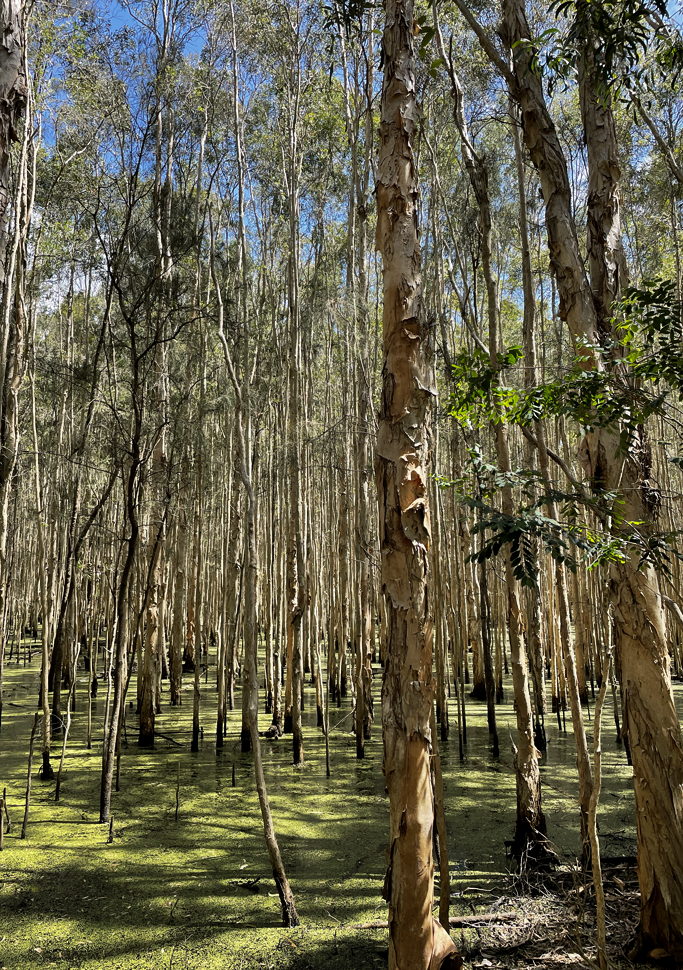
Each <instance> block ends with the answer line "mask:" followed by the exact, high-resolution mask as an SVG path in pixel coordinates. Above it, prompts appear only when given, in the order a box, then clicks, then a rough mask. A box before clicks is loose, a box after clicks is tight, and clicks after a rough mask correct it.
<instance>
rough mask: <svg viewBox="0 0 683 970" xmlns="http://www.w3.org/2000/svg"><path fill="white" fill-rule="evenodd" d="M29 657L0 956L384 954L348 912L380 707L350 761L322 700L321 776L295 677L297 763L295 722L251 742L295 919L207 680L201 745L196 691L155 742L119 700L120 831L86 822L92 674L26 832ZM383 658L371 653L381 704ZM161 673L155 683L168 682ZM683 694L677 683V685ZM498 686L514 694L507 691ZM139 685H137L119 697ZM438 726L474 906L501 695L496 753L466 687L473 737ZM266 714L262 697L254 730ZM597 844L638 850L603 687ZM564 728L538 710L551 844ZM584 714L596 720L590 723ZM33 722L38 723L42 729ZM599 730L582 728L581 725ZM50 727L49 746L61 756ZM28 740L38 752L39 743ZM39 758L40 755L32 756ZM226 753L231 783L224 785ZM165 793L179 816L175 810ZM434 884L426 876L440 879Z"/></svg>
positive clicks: (277, 961)
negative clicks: (278, 885) (194, 746)
mask: <svg viewBox="0 0 683 970" xmlns="http://www.w3.org/2000/svg"><path fill="white" fill-rule="evenodd" d="M38 666H39V660H38V659H34V661H33V664H32V665H29V666H26V667H24V666H23V660H22V665H19V666H15V665H14V664H8V665H7V666H6V671H5V693H4V696H5V705H4V713H3V723H2V732H1V733H0V787H6V788H7V801H8V807H9V814H10V818H11V821H12V828H11V832H10V833H9V834H8V835H6V836H5V843H4V844H5V847H4V851H3V852H2V853H1V854H0V968H6V970H24V968H26V970H28V968H38V967H54V968H58V970H69V968H83V970H86V968H104V970H114V968H117V970H119V968H120V970H134V968H135V970H138V968H139V970H160V968H164V967H166V968H169V970H173V968H178V970H179V968H206V970H212V968H219V967H220V968H258V967H262V968H292V970H294V968H297V970H298V968H301V970H303V968H308V967H315V968H317V967H321V968H322V967H325V968H332V970H335V968H340V970H341V968H349V970H351V968H359V970H362V968H374V967H380V966H383V965H385V963H386V954H387V942H386V941H387V937H386V930H383V929H377V928H373V927H365V928H361V926H359V924H361V925H362V924H368V923H373V922H375V921H378V920H382V919H384V918H385V904H384V902H383V900H382V898H381V891H382V884H383V879H384V869H385V850H386V846H387V836H388V825H389V812H388V801H387V798H386V795H385V788H384V778H383V775H382V745H381V735H380V728H379V725H377V726H376V727H375V730H374V735H373V740H372V741H370V742H369V743H368V744H367V747H366V753H367V756H366V759H365V760H364V761H361V762H359V761H357V759H356V756H355V741H354V738H353V735H352V734H351V730H350V729H351V724H352V716H351V700H350V699H347V700H346V701H345V702H344V704H343V705H342V707H341V708H336V707H331V709H330V722H331V733H330V755H331V777H330V778H329V779H328V778H327V777H326V774H325V745H324V738H323V737H322V734H321V732H320V730H319V729H317V728H316V727H315V697H314V691H313V689H312V688H311V687H307V696H306V702H307V707H306V710H305V718H304V728H305V757H306V763H305V765H304V766H303V767H302V768H294V767H293V766H292V764H291V737H287V736H285V737H283V738H280V739H279V740H276V741H267V740H265V739H264V740H263V741H262V747H263V755H264V765H265V770H266V777H267V782H268V790H269V795H270V800H271V805H272V810H273V816H274V819H275V825H276V831H277V835H278V839H279V843H280V848H281V851H282V856H283V859H284V863H285V867H286V869H287V873H288V876H289V879H290V882H291V884H292V888H293V891H294V895H295V898H296V904H297V908H298V912H299V916H300V918H301V926H300V927H299V928H297V929H295V930H286V929H283V928H282V927H281V925H280V913H279V900H278V897H277V894H276V891H275V886H274V884H273V881H272V877H271V874H270V871H269V865H268V857H267V853H266V849H265V844H264V840H263V832H262V827H261V817H260V813H259V808H258V800H257V796H256V792H255V786H254V781H253V769H252V763H251V756H250V755H243V754H241V753H240V750H239V730H240V713H239V696H238V702H237V705H236V706H237V710H235V711H234V712H231V713H230V714H229V724H228V734H227V736H226V742H225V746H224V748H223V749H221V750H219V751H217V750H216V747H215V744H214V743H213V737H214V735H215V689H214V688H213V687H212V685H211V684H209V685H202V701H201V723H202V727H203V732H204V737H203V741H202V742H201V744H200V751H199V752H198V753H197V754H191V753H190V750H189V742H190V734H191V710H192V709H191V690H187V688H186V692H185V699H186V705H185V706H183V707H181V708H171V707H170V705H169V703H168V697H169V695H168V692H167V691H165V693H164V699H163V703H162V712H161V714H160V715H158V717H157V722H156V723H157V730H158V731H159V732H161V733H163V734H164V735H165V736H166V737H164V738H161V737H159V738H158V740H157V744H156V747H155V748H154V749H153V750H143V749H139V748H138V747H137V744H136V743H135V742H136V739H137V724H136V717H135V712H134V711H133V710H131V709H130V708H128V710H127V712H126V714H127V735H128V742H129V743H128V745H127V746H124V747H123V752H122V758H121V790H120V791H119V792H116V793H114V794H113V796H112V815H113V817H114V842H113V843H112V844H108V842H107V837H108V826H106V825H101V824H99V822H98V810H99V809H98V806H99V783H100V769H101V755H102V752H101V736H102V720H103V711H104V696H103V694H104V692H103V691H102V690H100V694H99V696H98V698H97V699H96V700H95V701H94V703H93V748H92V750H90V751H87V750H86V748H85V736H86V699H87V694H86V690H87V683H86V675H85V673H84V672H83V671H79V677H78V684H77V693H76V705H77V709H76V712H75V714H74V717H73V723H72V729H71V735H70V738H69V745H68V749H67V754H66V762H65V773H64V776H63V779H62V790H61V799H60V801H59V802H58V803H55V801H54V787H55V786H54V782H50V783H42V782H41V781H40V780H39V779H38V777H37V773H34V778H33V789H32V803H31V812H30V818H29V825H28V832H27V839H26V840H25V841H21V840H20V838H19V833H20V830H21V820H22V817H23V804H24V795H25V787H26V767H27V753H28V740H29V736H30V731H31V725H32V723H33V715H34V711H35V706H34V705H35V703H36V698H37V683H38V675H39V670H38ZM380 685H381V671H380V670H379V669H376V671H375V681H374V691H375V696H376V703H375V710H376V711H377V710H379V691H380ZM164 687H165V688H166V684H164ZM676 691H677V701H678V703H679V704H680V701H681V697H680V693H681V690H680V685H676ZM510 693H511V692H510V690H508V691H507V696H508V697H509V696H510ZM133 695H134V684H133V685H131V696H133ZM452 704H453V711H452V715H451V737H450V739H449V740H448V741H446V742H443V741H442V742H440V753H441V758H442V768H443V774H444V787H445V806H446V819H447V827H448V834H449V846H448V849H449V858H450V875H451V896H452V900H451V902H452V906H451V913H452V915H457V914H458V913H470V914H471V913H472V912H473V911H476V912H481V911H483V910H485V909H487V908H488V907H489V906H490V905H491V904H494V905H495V903H496V900H499V899H500V898H501V897H506V898H508V897H509V896H510V895H512V894H513V892H514V883H515V876H514V874H512V873H511V872H509V869H510V867H511V862H510V860H508V859H507V858H506V852H505V840H506V839H510V838H511V835H512V830H513V827H514V815H515V781H514V775H513V771H512V753H511V746H510V743H509V740H508V738H509V734H508V732H509V731H510V732H512V736H513V737H514V724H515V719H514V713H513V711H512V708H511V706H510V704H509V703H507V704H503V705H499V707H498V709H497V713H498V728H499V735H500V741H501V756H500V757H499V758H497V759H493V758H492V757H491V755H490V752H489V745H488V731H487V728H486V710H485V705H484V704H478V703H475V702H472V701H470V700H469V699H468V704H467V715H468V743H467V747H466V757H465V760H464V761H462V762H461V761H460V758H459V750H458V737H457V726H456V717H455V704H454V701H452ZM269 722H270V718H269V717H268V716H266V715H263V714H262V715H261V719H260V727H261V730H262V731H265V730H266V729H267V727H268V725H269ZM603 725H604V734H603V750H604V754H603V775H604V778H603V793H602V798H601V808H600V837H601V845H602V850H603V854H606V855H608V856H624V855H633V854H634V853H635V823H634V813H633V799H632V783H631V769H630V768H629V767H628V766H627V764H626V758H625V754H624V751H623V747H622V746H621V745H618V744H617V743H615V728H614V723H613V721H612V719H611V700H610V698H609V696H608V698H607V702H606V709H605V714H604V717H603ZM567 728H568V729H567V733H564V732H563V731H560V730H559V729H558V727H557V724H556V722H555V721H554V720H553V721H551V719H550V717H549V718H548V722H547V730H548V738H549V744H548V751H547V754H546V755H545V756H544V758H543V761H542V767H541V773H542V780H543V798H544V810H545V813H546V818H547V823H548V835H549V838H550V839H551V841H552V842H553V844H554V845H555V847H556V849H557V851H558V852H559V854H560V856H561V857H562V858H564V859H565V860H566V861H568V862H569V861H572V860H574V859H575V857H576V854H577V852H578V849H579V834H578V818H577V782H576V770H575V762H576V754H575V747H574V739H573V735H572V733H571V726H570V724H569V723H568V725H567ZM587 728H588V730H589V732H591V731H592V721H589V722H587ZM37 740H38V739H37ZM590 740H592V738H591V739H590ZM60 748H61V740H60V739H58V740H57V741H55V744H54V746H53V764H54V766H55V767H56V765H57V763H58V754H59V749H60ZM39 750H40V747H39V744H38V746H37V749H36V753H37V754H38V755H39ZM39 764H40V757H39V756H38V757H36V758H35V759H34V766H35V768H36V772H37V768H38V766H39ZM233 767H234V776H235V786H234V787H233V783H232V781H233ZM176 805H177V819H176ZM437 899H438V887H437Z"/></svg>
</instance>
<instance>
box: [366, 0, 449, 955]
mask: <svg viewBox="0 0 683 970" xmlns="http://www.w3.org/2000/svg"><path fill="white" fill-rule="evenodd" d="M383 48H384V65H385V66H384V79H383V84H382V102H381V120H380V132H379V144H380V148H379V169H378V174H379V178H378V183H377V249H378V250H379V251H380V252H381V253H382V256H383V265H384V270H383V273H384V321H383V342H384V367H383V372H382V397H381V405H380V416H379V429H378V436H377V446H376V456H375V474H376V481H377V496H378V502H379V537H380V551H381V557H382V586H383V591H384V596H385V601H386V610H387V652H386V662H385V669H384V680H383V684H382V728H383V732H384V774H385V777H386V780H387V787H388V790H389V810H390V847H389V853H388V860H389V864H388V869H387V874H386V880H385V885H384V895H385V899H386V900H387V902H388V904H389V967H390V970H393V968H402V970H408V968H410V970H428V968H430V970H438V968H440V967H442V966H445V965H447V964H448V963H450V962H451V961H452V960H453V959H454V957H453V955H454V954H455V946H454V944H453V942H452V940H451V939H450V937H449V936H448V933H447V932H446V931H445V930H444V929H443V927H441V925H440V924H439V923H438V922H437V921H436V920H435V919H434V918H433V916H432V905H433V901H434V862H433V858H432V839H433V823H434V793H433V789H432V782H431V777H430V758H431V755H432V745H431V729H430V718H431V713H432V704H433V700H434V679H433V676H432V633H433V619H432V616H431V608H430V607H431V604H430V602H429V589H428V583H427V562H428V549H429V543H430V539H431V529H430V522H429V507H428V489H427V476H428V464H429V445H430V437H431V435H430V431H431V429H430V412H431V405H432V400H433V396H434V394H435V391H434V387H433V376H432V367H431V348H430V346H429V330H428V328H427V325H426V321H425V314H424V305H423V301H422V282H421V251H420V243H419V238H418V207H419V188H418V182H417V169H416V162H415V157H414V153H413V139H414V137H415V134H416V132H417V123H418V117H419V109H418V105H417V98H416V94H415V73H414V72H415V61H414V50H413V4H412V0H387V3H386V21H385V27H384V35H383Z"/></svg>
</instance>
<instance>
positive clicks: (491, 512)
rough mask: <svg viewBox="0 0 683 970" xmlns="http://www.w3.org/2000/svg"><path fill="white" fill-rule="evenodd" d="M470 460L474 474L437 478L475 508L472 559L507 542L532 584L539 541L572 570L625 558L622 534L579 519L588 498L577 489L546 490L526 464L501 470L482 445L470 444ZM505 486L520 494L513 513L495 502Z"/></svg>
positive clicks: (516, 568) (519, 575)
mask: <svg viewBox="0 0 683 970" xmlns="http://www.w3.org/2000/svg"><path fill="white" fill-rule="evenodd" d="M469 463H470V471H471V474H469V475H467V476H464V477H463V478H460V479H456V480H453V481H450V480H448V479H445V478H437V483H438V484H439V485H440V486H441V487H443V488H455V490H456V493H457V495H458V498H459V499H460V501H461V502H462V504H463V505H465V506H467V507H468V508H469V509H471V510H472V512H473V513H474V516H475V524H474V526H473V529H472V531H473V533H474V534H479V535H480V536H481V540H480V544H479V547H478V549H477V550H476V551H475V552H473V553H472V554H471V556H470V557H469V560H470V561H471V562H476V563H482V562H485V561H486V560H488V559H491V558H492V557H494V556H497V555H498V554H499V552H500V551H501V549H503V548H504V547H505V546H508V545H509V546H510V559H511V563H512V571H513V573H514V576H515V578H516V579H517V580H518V582H520V583H521V584H522V586H528V587H530V588H533V587H535V586H536V584H537V582H538V546H539V544H540V545H541V546H542V548H543V551H544V552H545V553H546V554H549V555H550V556H552V558H553V559H554V560H555V561H556V562H559V563H564V564H565V565H566V566H567V567H568V568H569V569H571V570H572V571H575V570H576V568H577V565H578V564H579V563H581V564H583V565H586V566H588V568H593V567H594V566H596V565H598V564H599V563H606V562H617V561H623V560H624V559H625V556H626V553H625V551H624V546H623V542H622V541H621V540H620V539H619V538H617V537H615V536H612V535H610V534H609V533H606V532H603V531H599V530H595V529H591V528H589V527H588V526H587V525H586V524H585V522H582V521H581V520H580V519H579V512H580V510H581V506H584V505H585V504H586V501H585V498H584V497H583V496H581V495H580V494H579V492H577V491H574V490H573V491H562V490H560V489H551V490H550V491H548V490H545V489H544V486H543V481H542V479H541V476H540V475H539V474H538V472H535V471H531V470H528V469H516V470H515V471H511V472H507V473H505V472H501V471H500V470H499V469H498V468H497V466H496V465H494V464H492V463H491V462H489V461H488V460H487V459H486V458H485V457H484V455H483V453H482V451H481V448H480V447H479V446H478V445H475V446H474V447H472V448H470V449H469ZM473 484H474V489H473ZM505 487H509V488H513V489H515V493H516V494H517V496H518V503H517V507H516V508H515V511H514V514H512V515H509V514H507V513H504V512H502V511H501V510H500V508H497V507H496V504H495V499H496V495H497V494H498V493H499V492H500V491H501V489H503V488H505ZM605 497H606V496H605V495H603V496H602V499H603V500H604V499H605ZM608 498H609V499H611V500H612V501H614V500H615V498H616V496H614V495H611V494H610V495H609V496H608ZM590 504H593V503H590ZM595 504H596V506H597V503H595ZM553 506H556V507H558V508H559V509H560V510H561V518H560V519H557V518H554V517H553V516H551V515H549V514H548V512H549V510H551V508H552V507H553ZM578 553H581V554H582V555H580V556H579V555H578Z"/></svg>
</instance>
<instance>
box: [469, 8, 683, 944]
mask: <svg viewBox="0 0 683 970" xmlns="http://www.w3.org/2000/svg"><path fill="white" fill-rule="evenodd" d="M456 2H457V4H458V6H459V7H460V9H461V10H462V11H463V13H465V16H466V17H467V18H468V20H469V22H470V24H471V25H472V26H473V27H474V28H475V30H477V33H478V36H479V39H480V42H481V43H482V46H484V48H485V49H486V51H487V53H488V54H489V56H490V57H491V59H492V60H493V61H494V63H496V65H497V66H498V68H499V70H500V71H501V73H502V74H503V76H504V77H505V78H506V80H507V82H508V88H509V90H510V94H511V96H512V97H513V98H514V99H515V100H516V101H517V103H518V104H519V106H520V108H521V111H522V123H523V126H524V141H525V144H526V146H527V148H528V150H529V153H530V156H531V159H532V162H533V163H534V165H535V167H536V169H537V170H538V172H539V175H540V179H541V186H542V189H543V197H544V200H545V210H546V227H547V231H548V242H549V249H550V258H551V262H552V265H553V271H554V275H555V277H556V279H557V285H558V291H559V294H560V315H561V316H562V317H563V319H565V320H566V322H567V326H568V328H569V331H570V333H571V335H572V339H573V340H574V341H575V342H576V341H579V342H583V346H584V349H583V352H582V357H583V363H582V366H583V367H584V368H585V369H587V370H588V369H591V368H596V369H601V368H602V367H604V366H605V363H604V362H603V360H602V359H601V358H600V357H599V356H598V355H597V354H596V353H595V352H594V351H593V350H591V349H590V345H593V346H595V345H596V344H597V343H599V342H600V339H601V337H602V336H609V334H605V332H604V331H605V327H606V325H607V323H606V321H607V320H608V319H609V315H610V310H609V309H608V307H607V303H608V302H609V300H610V297H611V295H612V294H614V293H615V292H616V287H617V286H618V282H619V261H620V251H619V247H620V241H619V240H618V239H617V238H616V235H615V233H616V228H617V227H616V226H615V222H616V221H618V197H617V195H616V187H617V183H618V166H617V165H616V156H615V154H614V152H613V145H612V139H611V129H610V118H609V117H607V116H606V115H605V102H604V96H602V95H600V96H599V97H597V98H594V97H593V95H592V94H591V93H590V92H589V91H588V92H587V91H585V90H584V91H583V105H582V107H583V109H584V111H583V116H584V127H585V129H586V140H587V143H590V145H591V147H590V152H589V168H590V179H589V208H590V215H589V262H590V264H591V281H592V283H593V286H591V282H589V279H588V275H587V273H586V270H585V266H584V262H583V258H582V254H581V249H580V246H579V242H578V235H577V231H576V225H575V222H574V219H573V214H572V201H571V190H570V185H569V178H568V174H567V166H566V162H565V158H564V153H563V151H562V147H561V145H560V141H559V139H558V137H557V132H556V130H555V127H554V124H553V121H552V118H551V117H550V113H549V112H548V109H547V106H546V103H545V98H544V94H543V90H542V84H541V79H540V77H539V76H538V74H536V73H535V72H534V71H533V70H531V69H530V66H529V57H530V54H529V53H528V52H527V50H526V48H523V47H521V48H520V54H519V55H518V56H515V59H514V70H512V71H511V70H510V69H509V68H508V65H507V64H505V63H504V62H503V61H502V59H501V58H500V56H499V55H498V53H497V51H496V50H495V49H494V48H493V45H491V43H490V41H489V40H488V38H487V37H486V35H485V33H484V31H483V30H482V29H481V28H480V27H479V25H477V24H476V22H475V21H474V18H473V17H472V15H471V13H470V12H469V10H468V9H467V8H466V5H465V4H464V2H463V0H456ZM503 16H504V23H503V34H504V37H505V41H506V43H507V45H508V47H509V48H510V49H512V48H513V47H519V46H520V42H522V41H524V40H526V39H528V38H529V36H530V33H529V27H528V23H527V19H526V11H525V5H524V2H523V0H505V3H504V5H503ZM582 56H583V54H581V55H580V57H582ZM585 80H586V78H585V75H584V78H583V81H584V84H585ZM593 102H596V103H593ZM600 114H602V117H601V118H599V117H598V115H600ZM593 129H595V130H593ZM598 263H600V264H601V265H597V264H598ZM579 457H580V459H581V463H582V465H583V468H584V471H585V472H586V474H587V475H588V477H589V478H590V480H591V482H592V483H593V484H594V485H595V486H597V487H598V488H599V489H608V490H611V489H615V490H617V491H618V492H619V493H620V495H621V498H622V499H623V505H621V506H620V507H619V515H620V518H621V520H622V522H624V523H628V522H640V523H641V529H642V530H644V531H647V529H648V526H649V525H651V524H652V523H653V521H654V519H655V517H656V512H657V495H656V491H655V490H654V488H653V484H652V480H651V456H650V449H649V446H648V443H647V441H646V440H645V438H644V435H643V434H641V433H640V432H638V431H637V432H636V434H635V435H634V436H633V438H632V440H631V442H630V445H629V448H628V453H627V454H623V449H622V448H621V447H620V434H619V429H614V428H600V427H595V428H593V430H592V431H590V432H589V433H588V434H587V435H586V438H585V439H584V442H583V443H582V446H581V449H580V455H579ZM618 528H619V527H618V523H617V525H616V531H617V532H618ZM639 558H640V556H639V553H638V551H637V550H633V551H631V552H630V554H629V556H628V558H627V559H626V561H625V562H623V563H616V564H613V565H612V567H611V599H612V604H613V607H614V616H615V622H616V628H617V641H618V647H619V654H620V657H621V664H622V678H623V685H624V690H625V694H626V720H627V724H626V725H625V726H626V728H627V730H628V732H629V739H630V742H631V752H632V757H633V772H634V790H635V802H636V819H637V827H638V877H639V882H640V892H641V910H640V928H639V943H638V947H637V949H639V950H640V951H641V952H646V953H647V952H648V951H649V950H651V949H653V948H658V947H661V948H663V949H664V950H665V951H667V952H668V953H670V954H671V956H673V957H674V958H675V959H677V960H680V959H683V881H682V880H681V875H680V874H681V872H683V826H681V818H683V744H682V741H681V728H680V723H679V721H678V717H677V715H676V709H675V706H674V699H673V693H672V689H671V676H670V671H669V657H668V653H667V649H666V639H665V628H664V617H663V612H662V602H661V596H660V593H659V586H658V582H657V576H656V574H655V572H654V570H653V569H652V567H649V566H645V567H644V568H639Z"/></svg>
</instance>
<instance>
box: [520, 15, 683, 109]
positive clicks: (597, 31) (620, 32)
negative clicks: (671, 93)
mask: <svg viewBox="0 0 683 970" xmlns="http://www.w3.org/2000/svg"><path fill="white" fill-rule="evenodd" d="M549 11H550V12H551V13H553V14H554V15H555V18H556V21H557V26H552V27H549V28H548V29H546V30H544V31H543V32H542V33H540V34H539V35H538V36H537V37H534V38H531V39H529V40H525V41H522V42H520V43H519V44H518V45H517V48H518V50H519V51H520V52H521V51H525V52H526V53H528V54H530V69H531V70H532V71H537V72H538V73H541V74H543V75H544V76H545V77H546V79H547V83H548V85H549V87H550V88H551V93H552V88H553V87H554V86H555V85H557V84H560V85H563V86H564V87H565V88H566V87H567V86H569V85H570V84H572V83H574V80H575V76H576V70H577V64H578V58H579V57H582V56H583V57H585V56H587V55H588V53H589V52H590V56H591V70H592V71H593V72H594V73H595V75H596V77H597V79H598V82H599V85H600V87H601V88H603V89H604V90H610V91H612V92H616V91H618V90H619V89H621V88H627V89H629V90H635V89H636V88H638V89H643V88H644V87H645V86H646V82H647V75H648V73H649V72H651V71H652V70H653V69H657V70H659V71H664V72H665V73H666V74H668V75H669V77H670V80H671V83H672V84H673V83H675V81H676V80H677V78H678V76H679V74H680V72H681V68H683V41H682V40H681V36H680V34H679V32H678V31H677V30H674V29H672V28H671V27H670V26H668V25H666V23H665V21H666V20H667V19H668V11H667V5H666V0H648V2H643V0H552V2H551V4H550V6H549ZM652 55H654V56H652Z"/></svg>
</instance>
